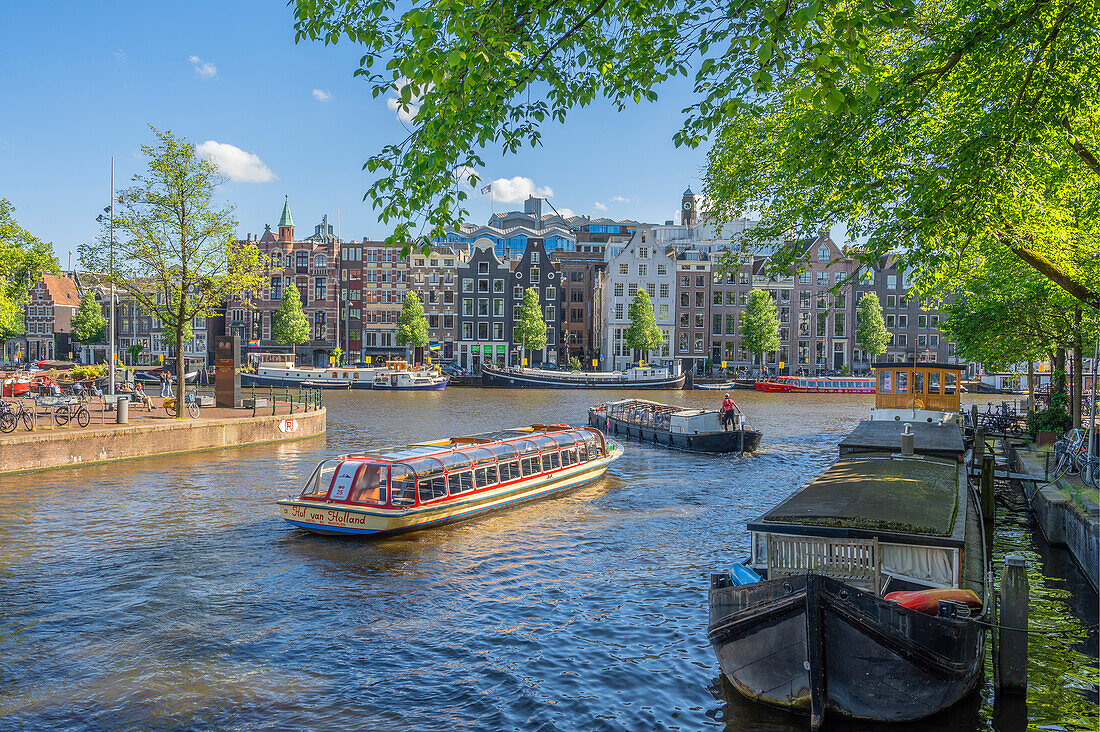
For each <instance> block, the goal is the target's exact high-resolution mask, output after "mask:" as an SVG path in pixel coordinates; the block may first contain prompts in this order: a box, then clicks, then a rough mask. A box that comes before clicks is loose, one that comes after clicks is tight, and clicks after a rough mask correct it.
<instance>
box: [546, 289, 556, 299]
mask: <svg viewBox="0 0 1100 732" xmlns="http://www.w3.org/2000/svg"><path fill="white" fill-rule="evenodd" d="M546 299H547V300H551V301H553V300H557V299H558V289H557V288H556V287H547V288H546Z"/></svg>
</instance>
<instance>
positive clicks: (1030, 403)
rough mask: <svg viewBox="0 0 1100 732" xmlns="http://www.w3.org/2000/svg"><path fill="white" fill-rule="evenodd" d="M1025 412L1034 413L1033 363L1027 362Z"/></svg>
mask: <svg viewBox="0 0 1100 732" xmlns="http://www.w3.org/2000/svg"><path fill="white" fill-rule="evenodd" d="M1027 411H1028V414H1030V413H1031V412H1034V411H1035V362H1034V361H1028V362H1027Z"/></svg>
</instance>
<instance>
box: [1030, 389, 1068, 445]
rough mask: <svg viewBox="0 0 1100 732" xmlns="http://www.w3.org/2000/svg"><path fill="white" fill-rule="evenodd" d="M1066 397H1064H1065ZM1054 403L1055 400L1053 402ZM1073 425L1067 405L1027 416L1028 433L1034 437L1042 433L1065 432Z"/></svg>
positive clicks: (1053, 406)
mask: <svg viewBox="0 0 1100 732" xmlns="http://www.w3.org/2000/svg"><path fill="white" fill-rule="evenodd" d="M1063 396H1064V395H1063ZM1052 401H1053V400H1052ZM1072 424H1073V418H1072V417H1070V414H1069V411H1068V410H1067V409H1066V405H1065V404H1064V403H1063V404H1061V405H1053V404H1052V406H1051V407H1050V408H1049V409H1044V410H1042V411H1041V412H1029V413H1028V415H1027V432H1028V434H1029V435H1031V436H1032V437H1035V436H1037V435H1038V434H1039V433H1040V432H1057V433H1059V434H1061V433H1063V432H1065V431H1066V430H1068V429H1069V428H1070V426H1071V425H1072Z"/></svg>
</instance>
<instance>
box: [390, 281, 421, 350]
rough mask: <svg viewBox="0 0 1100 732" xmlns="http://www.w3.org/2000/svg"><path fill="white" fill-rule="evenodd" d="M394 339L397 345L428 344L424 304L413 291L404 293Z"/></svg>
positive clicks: (417, 346)
mask: <svg viewBox="0 0 1100 732" xmlns="http://www.w3.org/2000/svg"><path fill="white" fill-rule="evenodd" d="M395 340H396V342H397V345H399V346H405V345H409V346H414V347H416V348H423V347H424V346H426V345H428V319H427V318H425V317H424V306H423V305H421V304H420V297H419V296H417V294H416V293H415V292H408V293H406V294H405V301H404V302H403V303H402V304H401V315H399V316H398V318H397V335H396V338H395Z"/></svg>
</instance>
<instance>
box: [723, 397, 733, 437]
mask: <svg viewBox="0 0 1100 732" xmlns="http://www.w3.org/2000/svg"><path fill="white" fill-rule="evenodd" d="M736 410H737V405H736V404H734V403H733V400H732V399H730V395H729V392H726V396H725V398H723V399H722V431H723V432H729V426H730V423H731V422H733V415H734V412H735V411H736Z"/></svg>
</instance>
